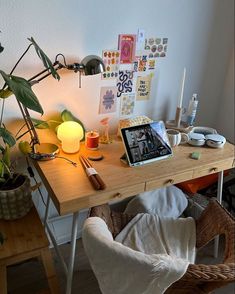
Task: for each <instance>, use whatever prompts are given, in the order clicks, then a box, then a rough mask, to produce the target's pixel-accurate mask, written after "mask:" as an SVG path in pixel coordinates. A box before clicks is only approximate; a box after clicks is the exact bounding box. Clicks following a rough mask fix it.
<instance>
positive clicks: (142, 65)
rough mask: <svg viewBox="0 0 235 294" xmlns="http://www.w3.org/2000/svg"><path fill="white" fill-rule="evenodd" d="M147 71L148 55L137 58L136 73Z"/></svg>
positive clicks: (135, 63)
mask: <svg viewBox="0 0 235 294" xmlns="http://www.w3.org/2000/svg"><path fill="white" fill-rule="evenodd" d="M146 69H147V55H140V56H136V61H135V62H134V71H135V72H138V71H146Z"/></svg>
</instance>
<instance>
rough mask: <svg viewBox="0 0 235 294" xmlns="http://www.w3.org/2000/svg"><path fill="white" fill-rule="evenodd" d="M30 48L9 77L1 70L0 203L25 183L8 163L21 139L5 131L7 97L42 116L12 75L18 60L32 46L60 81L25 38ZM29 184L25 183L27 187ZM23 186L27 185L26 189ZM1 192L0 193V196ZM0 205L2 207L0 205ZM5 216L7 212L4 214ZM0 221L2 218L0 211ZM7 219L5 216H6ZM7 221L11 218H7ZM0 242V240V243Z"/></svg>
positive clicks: (28, 87) (33, 98) (39, 51)
mask: <svg viewBox="0 0 235 294" xmlns="http://www.w3.org/2000/svg"><path fill="white" fill-rule="evenodd" d="M28 41H29V43H30V44H29V46H28V47H27V49H26V50H25V52H24V53H23V54H22V55H21V57H20V58H19V60H18V61H17V63H16V64H15V66H14V67H13V69H12V71H11V72H10V74H7V73H6V72H5V71H4V70H2V69H0V75H1V76H2V78H3V79H2V82H3V85H2V87H0V100H2V101H0V102H1V116H0V201H1V199H3V198H4V201H3V202H4V203H5V202H7V201H8V199H5V198H6V197H8V196H7V195H6V193H5V191H8V190H11V189H16V188H17V187H18V186H20V185H21V184H22V182H25V178H24V177H22V175H21V174H18V173H16V172H15V170H14V163H13V161H12V160H11V150H12V147H13V146H14V145H15V144H16V142H17V140H18V139H19V138H20V137H21V136H18V137H15V136H13V135H12V133H11V132H10V131H9V130H8V129H7V127H6V125H5V124H4V121H3V120H4V113H5V111H7V109H6V107H5V100H6V99H8V98H10V97H11V96H15V97H11V99H16V103H20V105H22V106H23V107H26V108H27V109H30V110H33V111H36V112H38V113H40V114H43V109H42V106H41V104H40V102H39V100H38V98H37V96H36V95H35V93H34V92H33V90H32V84H31V83H30V82H29V81H27V80H26V79H25V78H23V77H19V76H15V75H13V71H14V70H15V68H16V67H17V66H18V64H19V63H20V61H21V59H22V58H23V57H24V56H25V55H26V53H27V52H28V50H29V49H30V48H31V47H34V49H35V51H36V53H37V56H38V57H39V58H40V59H41V60H42V63H43V65H44V66H45V68H46V69H47V70H48V72H50V74H52V76H53V77H54V78H55V79H57V80H59V79H60V77H59V75H58V73H57V72H56V70H55V69H54V67H53V64H52V62H51V61H50V59H49V58H48V57H47V55H46V54H45V53H44V52H43V51H42V49H41V48H40V47H39V46H38V44H37V43H36V42H35V40H34V39H33V38H32V37H31V38H29V39H28ZM3 50H4V48H3V47H2V46H1V43H0V54H1V53H2V52H3ZM27 185H28V184H27ZM27 185H26V186H27ZM1 193H2V194H1ZM0 206H1V205H0ZM6 214H7V213H6ZM0 218H2V215H1V210H0ZM6 218H8V215H7V216H6ZM9 218H10V217H9ZM0 241H1V240H0Z"/></svg>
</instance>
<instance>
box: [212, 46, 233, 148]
mask: <svg viewBox="0 0 235 294" xmlns="http://www.w3.org/2000/svg"><path fill="white" fill-rule="evenodd" d="M234 111H235V103H234V48H233V49H232V51H231V55H230V59H229V63H228V67H227V73H226V76H225V83H224V88H223V92H222V94H221V99H220V102H219V107H218V112H217V117H218V119H217V121H216V129H217V130H218V132H220V133H222V134H223V135H224V136H225V137H226V138H227V140H229V141H230V142H232V143H233V144H235V132H234V125H235V118H234Z"/></svg>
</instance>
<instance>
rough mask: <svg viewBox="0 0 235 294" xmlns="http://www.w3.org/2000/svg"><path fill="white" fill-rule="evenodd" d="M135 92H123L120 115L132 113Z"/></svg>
mask: <svg viewBox="0 0 235 294" xmlns="http://www.w3.org/2000/svg"><path fill="white" fill-rule="evenodd" d="M134 107H135V93H123V94H122V95H121V101H120V116H128V115H132V114H133V113H134Z"/></svg>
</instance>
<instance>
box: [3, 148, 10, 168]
mask: <svg viewBox="0 0 235 294" xmlns="http://www.w3.org/2000/svg"><path fill="white" fill-rule="evenodd" d="M2 161H3V163H5V164H6V165H7V166H8V167H9V168H10V165H11V157H10V147H9V145H8V144H6V148H5V151H4V153H3V157H2Z"/></svg>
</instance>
